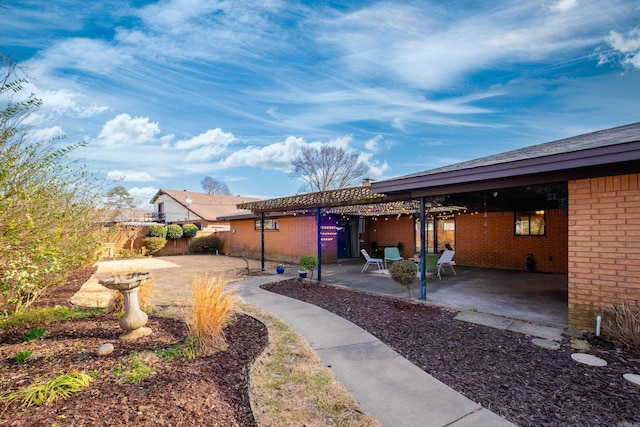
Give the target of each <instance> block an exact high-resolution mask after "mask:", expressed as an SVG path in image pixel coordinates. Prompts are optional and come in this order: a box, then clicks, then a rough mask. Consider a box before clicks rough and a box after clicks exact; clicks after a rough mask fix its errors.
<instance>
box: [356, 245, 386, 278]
mask: <svg viewBox="0 0 640 427" xmlns="http://www.w3.org/2000/svg"><path fill="white" fill-rule="evenodd" d="M360 252H361V253H362V255H363V256H364V259H366V260H367V263H366V264H365V265H364V267H362V270H361V271H360V273H364V271H365V270H366V269H367V268H368V267H369V266H370V265H371V264H375V265H377V266H378V270H382V259H381V258H371V256H369V253H368V252H367V251H366V249H360Z"/></svg>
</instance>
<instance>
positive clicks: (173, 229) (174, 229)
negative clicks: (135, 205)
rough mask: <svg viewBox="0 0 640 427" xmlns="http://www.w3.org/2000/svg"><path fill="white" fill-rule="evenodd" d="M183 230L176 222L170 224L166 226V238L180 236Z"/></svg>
mask: <svg viewBox="0 0 640 427" xmlns="http://www.w3.org/2000/svg"><path fill="white" fill-rule="evenodd" d="M182 234H183V231H182V227H180V226H179V225H178V224H170V225H168V226H167V238H168V239H172V240H176V239H179V238H181V237H182Z"/></svg>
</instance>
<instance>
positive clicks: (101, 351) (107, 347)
mask: <svg viewBox="0 0 640 427" xmlns="http://www.w3.org/2000/svg"><path fill="white" fill-rule="evenodd" d="M111 353H113V344H111V343H106V344H102V345H101V346H100V347H98V349H97V350H96V356H106V355H108V354H111Z"/></svg>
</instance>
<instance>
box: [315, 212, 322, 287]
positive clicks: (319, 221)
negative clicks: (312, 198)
mask: <svg viewBox="0 0 640 427" xmlns="http://www.w3.org/2000/svg"><path fill="white" fill-rule="evenodd" d="M316 224H317V230H318V282H320V281H321V280H322V240H320V231H321V230H322V208H318V211H317V212H316Z"/></svg>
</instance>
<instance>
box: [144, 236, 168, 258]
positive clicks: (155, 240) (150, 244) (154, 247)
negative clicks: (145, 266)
mask: <svg viewBox="0 0 640 427" xmlns="http://www.w3.org/2000/svg"><path fill="white" fill-rule="evenodd" d="M166 244H167V240H166V239H165V238H164V237H146V238H144V239H143V240H142V246H144V248H145V249H146V250H147V253H148V254H149V255H153V254H155V253H156V252H159V251H160V249H162V248H164V245H166Z"/></svg>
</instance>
